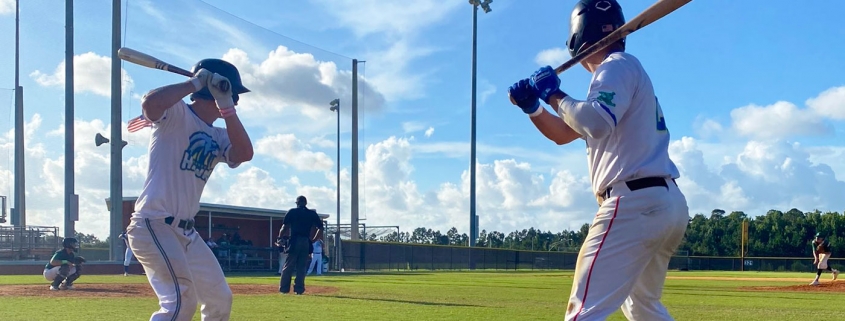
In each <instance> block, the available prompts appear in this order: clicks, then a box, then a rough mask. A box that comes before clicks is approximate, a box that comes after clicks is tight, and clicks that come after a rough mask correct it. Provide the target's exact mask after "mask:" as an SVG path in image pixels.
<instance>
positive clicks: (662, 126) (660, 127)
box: [654, 97, 669, 132]
mask: <svg viewBox="0 0 845 321" xmlns="http://www.w3.org/2000/svg"><path fill="white" fill-rule="evenodd" d="M654 102H655V106H656V107H655V114H657V131H659V132H665V131H667V130H669V129H668V128H666V119H663V109H662V108H660V101H658V100H657V97H654Z"/></svg>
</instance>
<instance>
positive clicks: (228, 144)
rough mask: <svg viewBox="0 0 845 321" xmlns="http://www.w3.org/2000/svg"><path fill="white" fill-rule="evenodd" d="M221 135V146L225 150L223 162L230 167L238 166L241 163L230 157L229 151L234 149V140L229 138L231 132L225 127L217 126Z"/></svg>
mask: <svg viewBox="0 0 845 321" xmlns="http://www.w3.org/2000/svg"><path fill="white" fill-rule="evenodd" d="M216 130H217V133H218V134H219V137H220V148H221V150H222V151H223V162H224V163H226V165H229V168H238V166H241V163H237V162H233V161H232V160H231V158H230V157H229V151H230V150H231V149H232V141H230V140H229V133H228V132H227V131H226V129H225V128H216Z"/></svg>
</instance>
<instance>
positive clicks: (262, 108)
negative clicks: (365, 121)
mask: <svg viewBox="0 0 845 321" xmlns="http://www.w3.org/2000/svg"><path fill="white" fill-rule="evenodd" d="M222 59H224V60H226V61H229V62H231V63H232V64H234V65H235V66H237V67H238V69H239V71H240V73H241V78H242V80H243V83H244V85H245V86H246V87H247V88H249V89H250V90H251V92H249V93H246V94H243V95H242V96H241V101H240V102H239V103H238V108H239V109H240V110H242V111H243V115H245V116H244V117H247V118H250V120H252V121H256V122H261V123H262V124H264V125H265V126H266V127H268V129H270V130H278V129H283V130H286V131H290V130H291V129H293V130H294V131H297V132H309V133H311V134H314V133H320V132H322V131H325V130H326V129H329V128H332V127H334V125H335V124H336V121H337V120H336V118H335V117H336V116H335V117H329V116H330V115H332V114H333V113H332V112H331V111H330V110H329V102H330V101H331V100H332V99H334V98H340V101H341V108H340V110H341V113H342V114H343V115H349V114H350V111H351V108H349V106H351V101H352V90H351V89H352V88H351V87H352V74H351V72H350V71H348V70H339V69H338V68H337V66H336V65H335V63H334V62H324V61H318V60H316V59H315V58H314V56H313V55H311V54H302V53H296V52H293V51H290V50H288V49H287V48H285V47H283V46H279V47H278V48H276V50H273V51H271V52H270V53H269V54H268V55H267V57H266V58H265V59H263V60H261V61H259V62H252V59H251V58H250V57H248V55H247V53H246V52H244V51H242V50H239V49H231V50H229V51H228V52H226V54H224V55H223V57H222ZM359 76H360V75H359ZM358 87H359V88H358V90H359V91H361V92H362V94H363V95H366V97H367V104H366V106H365V107H366V108H367V109H368V112H379V111H380V110H381V109H382V108H383V106H384V98H383V96H382V95H381V94H380V93H379V92H377V91H376V90H375V88H373V87H372V86H371V85H370V84H369V81H368V80H367V79H365V78H362V79H359V81H358ZM300 116H305V117H307V120H302V121H294V120H297V119H299V118H298V117H300ZM279 124H283V125H282V126H279Z"/></svg>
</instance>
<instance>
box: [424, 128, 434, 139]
mask: <svg viewBox="0 0 845 321" xmlns="http://www.w3.org/2000/svg"><path fill="white" fill-rule="evenodd" d="M431 135H434V127H429V128H428V129H426V130H425V137H431Z"/></svg>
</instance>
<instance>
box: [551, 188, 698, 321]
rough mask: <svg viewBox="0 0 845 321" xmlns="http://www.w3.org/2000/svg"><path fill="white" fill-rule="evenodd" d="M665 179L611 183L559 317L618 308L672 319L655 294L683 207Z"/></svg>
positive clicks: (680, 232)
mask: <svg viewBox="0 0 845 321" xmlns="http://www.w3.org/2000/svg"><path fill="white" fill-rule="evenodd" d="M667 183H668V186H669V187H668V188H666V187H663V186H656V187H648V188H644V189H639V190H636V191H633V192H632V191H631V190H630V189H628V187H627V186H626V185H625V184H624V183H621V184H616V185H614V186H613V189H612V190H611V195H610V197H609V198H607V199H606V200H604V202H603V203H602V204H601V207H600V208H599V211H598V213H597V214H596V217H595V218H594V219H593V224H592V225H591V226H590V231H589V233H588V234H587V238H586V240H585V241H584V244H583V245H582V247H581V251H580V253H578V262H577V263H576V266H575V275H574V282H573V284H572V290H571V293H570V297H569V305H568V306H567V310H566V317H565V320H567V321H593V320H605V319H606V318H607V317H608V316H609V315H610V314H612V313H613V312H615V311H616V309H619V308H621V309H622V313H623V314H624V315H625V317H627V318H628V320H632V321H634V320H636V321H641V320H644V321H661V320H673V319H672V317H671V316H670V315H669V312H668V311H667V310H666V308H665V307H664V306H663V304H662V303H661V302H660V298H661V296H662V292H663V283H664V281H665V278H666V273H667V270H668V265H669V259H670V258H671V257H672V255H673V254H674V252H675V250H676V249H677V247H678V245H680V243H681V240H682V239H683V237H684V233H685V232H686V228H687V224H688V223H689V208H688V207H687V201H686V198H685V197H684V195H683V193H681V191H680V190H679V189H678V187H677V185H675V183H674V182H673V181H672V180H671V179H670V180H667Z"/></svg>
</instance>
